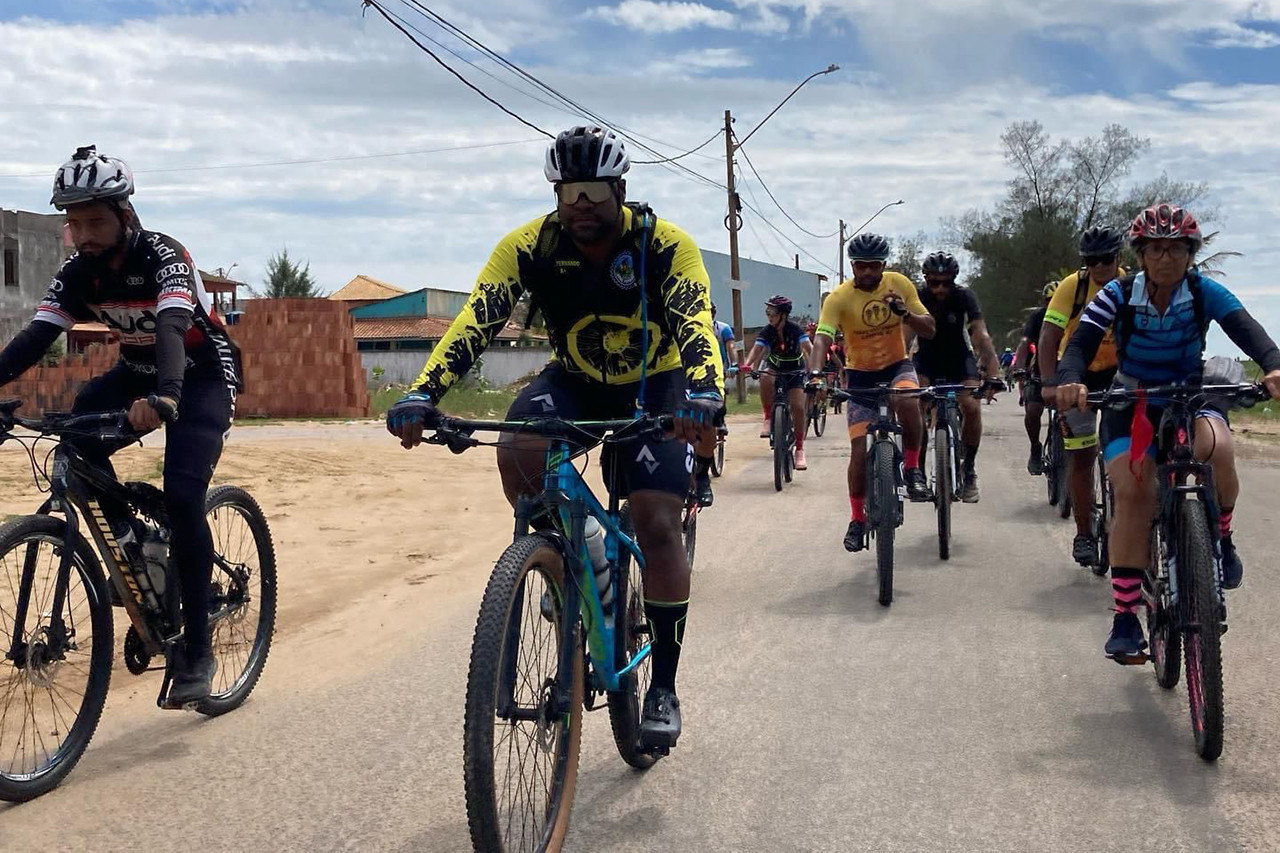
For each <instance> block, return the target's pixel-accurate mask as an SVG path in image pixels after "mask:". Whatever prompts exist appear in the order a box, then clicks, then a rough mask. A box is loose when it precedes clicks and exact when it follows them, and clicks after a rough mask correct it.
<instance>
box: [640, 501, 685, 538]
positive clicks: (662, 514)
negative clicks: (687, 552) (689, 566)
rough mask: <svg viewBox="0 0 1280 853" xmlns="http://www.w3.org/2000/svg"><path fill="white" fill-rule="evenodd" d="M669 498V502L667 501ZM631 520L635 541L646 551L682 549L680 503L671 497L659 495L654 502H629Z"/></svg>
mask: <svg viewBox="0 0 1280 853" xmlns="http://www.w3.org/2000/svg"><path fill="white" fill-rule="evenodd" d="M668 498H669V500H667V499H668ZM631 520H632V523H633V524H634V525H635V529H636V539H637V540H638V541H639V543H640V546H641V547H642V548H644V549H645V550H646V551H650V550H655V549H656V550H665V549H668V548H675V549H683V548H684V541H683V539H682V537H681V531H680V501H679V498H676V497H674V496H672V495H661V496H658V497H657V498H656V499H655V500H652V501H650V500H645V499H643V498H641V499H639V500H637V499H636V498H635V497H634V496H633V497H632V500H631Z"/></svg>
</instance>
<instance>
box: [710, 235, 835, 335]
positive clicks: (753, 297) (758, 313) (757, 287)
mask: <svg viewBox="0 0 1280 853" xmlns="http://www.w3.org/2000/svg"><path fill="white" fill-rule="evenodd" d="M702 262H703V263H705V264H706V265H707V275H709V276H710V278H711V301H712V302H714V303H715V304H716V311H717V314H716V319H717V320H722V321H723V322H725V323H732V322H733V291H732V289H731V288H730V281H731V279H730V276H729V273H730V264H729V256H728V255H725V254H721V253H720V252H711V251H708V250H706V249H703V250H702ZM738 271H739V273H740V278H739V282H740V284H739V287H740V288H741V289H742V321H743V322H742V324H743V326H744V327H746V328H748V329H752V328H758V327H760V326H763V325H765V323H767V322H768V321H767V320H766V319H765V316H764V301H765V300H766V299H768V298H769V297H770V296H773V295H774V294H775V293H781V294H783V295H784V296H789V297H791V301H792V303H794V305H795V308H794V309H793V311H792V314H793V316H795V317H802V316H806V315H807V316H809V317H811V318H812V319H813V320H815V321H816V320H817V319H818V313H819V311H820V310H821V307H822V306H821V301H820V297H819V285H820V280H819V278H818V274H817V273H812V272H806V271H804V270H797V269H792V268H791V267H780V266H778V265H777V264H766V263H762V262H760V261H752V260H747V259H746V258H743V259H741V260H740V261H739V263H738Z"/></svg>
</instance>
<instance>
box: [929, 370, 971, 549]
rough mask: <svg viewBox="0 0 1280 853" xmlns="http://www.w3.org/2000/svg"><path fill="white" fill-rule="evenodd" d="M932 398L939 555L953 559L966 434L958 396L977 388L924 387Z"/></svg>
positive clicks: (934, 481) (934, 492)
mask: <svg viewBox="0 0 1280 853" xmlns="http://www.w3.org/2000/svg"><path fill="white" fill-rule="evenodd" d="M923 390H924V393H925V394H926V395H927V396H928V397H930V398H931V399H932V400H933V405H932V406H931V407H930V408H931V414H930V420H931V423H929V424H926V426H925V433H926V435H927V434H928V433H929V431H932V432H933V471H932V473H931V475H930V477H931V482H930V483H929V486H930V490H931V491H932V492H933V503H934V507H935V508H936V510H937V516H938V557H939V558H940V559H943V560H947V559H950V558H951V505H952V504H953V503H955V502H957V501H959V500H960V492H961V490H962V489H963V488H964V477H963V472H962V470H961V459H960V437H961V435H962V434H963V426H962V422H963V417H962V415H961V412H960V403H959V401H958V400H957V397H958V395H960V394H967V393H970V392H972V391H974V390H977V389H972V388H969V387H968V386H967V385H935V386H933V387H932V388H926V389H923Z"/></svg>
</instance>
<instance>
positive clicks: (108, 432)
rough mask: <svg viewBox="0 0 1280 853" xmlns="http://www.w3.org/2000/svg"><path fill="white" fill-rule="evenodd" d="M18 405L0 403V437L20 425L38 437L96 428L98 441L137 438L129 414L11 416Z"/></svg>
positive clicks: (19, 401)
mask: <svg viewBox="0 0 1280 853" xmlns="http://www.w3.org/2000/svg"><path fill="white" fill-rule="evenodd" d="M21 405H22V401H21V400H4V401H2V402H0V435H7V434H9V433H10V432H12V430H13V428H14V427H15V426H20V427H25V428H26V429H29V430H31V431H32V432H38V433H40V434H41V435H56V436H63V435H66V434H68V433H83V432H84V431H85V430H87V429H96V430H97V432H96V435H97V437H98V438H101V439H113V438H118V439H128V440H134V439H137V438H139V436H138V433H136V432H134V430H133V429H132V427H130V426H129V413H128V412H125V411H116V412H94V413H93V414H88V415H73V414H70V413H68V412H45V413H44V414H43V415H42V416H40V417H39V418H23V417H19V416H18V415H16V414H14V412H15V411H16V410H17V409H18V407H20V406H21Z"/></svg>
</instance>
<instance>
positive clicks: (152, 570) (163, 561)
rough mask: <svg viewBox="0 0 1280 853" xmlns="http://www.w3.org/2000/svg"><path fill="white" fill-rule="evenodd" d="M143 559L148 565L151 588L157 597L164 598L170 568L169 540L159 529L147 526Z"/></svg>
mask: <svg viewBox="0 0 1280 853" xmlns="http://www.w3.org/2000/svg"><path fill="white" fill-rule="evenodd" d="M142 558H143V560H144V561H145V562H146V565H147V577H148V578H150V580H151V588H152V589H154V590H155V591H156V596H157V597H163V596H164V590H165V586H166V574H167V571H168V567H169V538H168V536H167V535H166V534H165V532H164V531H162V530H160V529H159V528H158V527H153V526H152V525H147V529H146V532H145V533H144V534H143V536H142Z"/></svg>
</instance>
